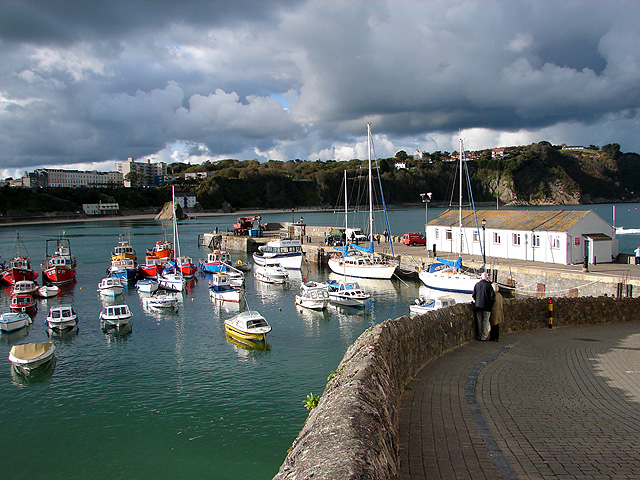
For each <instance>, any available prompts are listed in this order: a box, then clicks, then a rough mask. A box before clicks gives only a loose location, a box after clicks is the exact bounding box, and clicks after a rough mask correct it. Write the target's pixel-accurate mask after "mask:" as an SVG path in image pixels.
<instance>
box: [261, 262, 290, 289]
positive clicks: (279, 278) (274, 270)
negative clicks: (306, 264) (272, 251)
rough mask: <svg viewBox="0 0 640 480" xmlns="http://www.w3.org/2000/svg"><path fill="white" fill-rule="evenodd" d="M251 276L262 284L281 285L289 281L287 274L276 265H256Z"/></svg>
mask: <svg viewBox="0 0 640 480" xmlns="http://www.w3.org/2000/svg"><path fill="white" fill-rule="evenodd" d="M253 275H254V276H255V277H256V280H260V281H261V282H264V283H277V284H282V283H286V282H287V281H288V280H289V273H288V272H287V271H286V270H285V269H284V268H282V267H281V266H280V265H278V264H271V265H256V267H255V268H254V269H253Z"/></svg>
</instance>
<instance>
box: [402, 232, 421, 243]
mask: <svg viewBox="0 0 640 480" xmlns="http://www.w3.org/2000/svg"><path fill="white" fill-rule="evenodd" d="M402 243H404V244H405V245H413V246H416V245H426V244H427V240H426V238H424V235H423V234H421V233H405V234H404V235H402Z"/></svg>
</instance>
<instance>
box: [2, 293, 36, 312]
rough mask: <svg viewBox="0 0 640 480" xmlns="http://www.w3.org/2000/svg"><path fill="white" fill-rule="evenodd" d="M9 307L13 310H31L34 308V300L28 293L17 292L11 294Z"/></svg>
mask: <svg viewBox="0 0 640 480" xmlns="http://www.w3.org/2000/svg"><path fill="white" fill-rule="evenodd" d="M9 308H11V310H13V311H14V312H33V311H35V310H36V301H35V300H34V298H33V297H32V296H31V295H30V294H28V293H17V294H14V295H12V296H11V304H10V306H9Z"/></svg>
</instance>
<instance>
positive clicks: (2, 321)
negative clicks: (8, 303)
mask: <svg viewBox="0 0 640 480" xmlns="http://www.w3.org/2000/svg"><path fill="white" fill-rule="evenodd" d="M32 322H33V321H32V320H31V317H30V316H29V315H28V314H26V313H24V312H6V313H3V314H1V315H0V331H1V332H3V333H11V332H15V331H16V330H20V329H21V328H24V327H28V326H29V325H31V323H32Z"/></svg>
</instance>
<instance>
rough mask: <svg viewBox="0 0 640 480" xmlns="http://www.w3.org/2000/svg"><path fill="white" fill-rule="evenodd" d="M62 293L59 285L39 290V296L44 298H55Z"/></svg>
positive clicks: (44, 286)
mask: <svg viewBox="0 0 640 480" xmlns="http://www.w3.org/2000/svg"><path fill="white" fill-rule="evenodd" d="M58 293H60V287H58V286H57V285H43V286H41V287H39V288H38V295H39V296H40V297H42V298H51V297H55V296H57V295H58Z"/></svg>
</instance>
